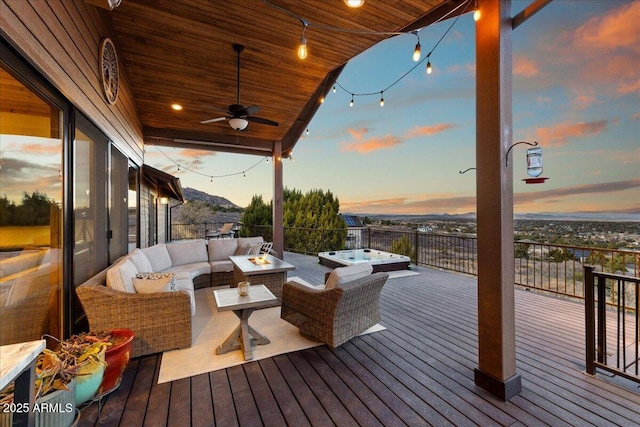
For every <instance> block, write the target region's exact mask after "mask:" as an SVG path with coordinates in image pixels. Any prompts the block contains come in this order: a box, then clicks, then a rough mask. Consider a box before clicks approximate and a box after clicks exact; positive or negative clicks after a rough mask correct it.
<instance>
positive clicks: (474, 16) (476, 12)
mask: <svg viewBox="0 0 640 427" xmlns="http://www.w3.org/2000/svg"><path fill="white" fill-rule="evenodd" d="M480 16H481V13H480V9H478V0H476V11H475V12H473V20H474V21H478V20H479V19H480Z"/></svg>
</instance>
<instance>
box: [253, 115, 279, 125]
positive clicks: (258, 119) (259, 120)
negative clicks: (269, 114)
mask: <svg viewBox="0 0 640 427" xmlns="http://www.w3.org/2000/svg"><path fill="white" fill-rule="evenodd" d="M246 119H247V120H248V121H250V122H256V123H262V124H263V125H269V126H278V125H279V123H278V122H274V121H273V120H269V119H263V118H262V117H254V116H247V117H246Z"/></svg>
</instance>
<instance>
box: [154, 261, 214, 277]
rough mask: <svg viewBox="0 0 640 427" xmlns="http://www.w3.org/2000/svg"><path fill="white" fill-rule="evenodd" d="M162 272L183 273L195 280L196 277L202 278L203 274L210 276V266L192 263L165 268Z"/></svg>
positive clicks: (205, 263)
mask: <svg viewBox="0 0 640 427" xmlns="http://www.w3.org/2000/svg"><path fill="white" fill-rule="evenodd" d="M164 271H165V272H168V273H179V272H183V271H184V272H186V273H189V276H188V277H189V278H191V279H195V278H196V277H198V276H202V275H203V274H210V273H211V265H210V264H209V263H208V262H194V263H191V264H184V265H178V266H175V267H171V268H167V269H166V270H164Z"/></svg>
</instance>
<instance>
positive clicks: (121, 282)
mask: <svg viewBox="0 0 640 427" xmlns="http://www.w3.org/2000/svg"><path fill="white" fill-rule="evenodd" d="M136 274H138V270H136V266H135V265H133V263H132V262H131V261H130V260H128V259H126V258H125V259H124V260H122V261H120V262H118V263H117V264H115V265H113V266H112V267H111V268H109V269H108V270H107V286H108V287H110V288H111V289H114V290H116V291H120V292H129V293H131V294H135V293H136V289H135V287H134V286H133V278H134V277H136Z"/></svg>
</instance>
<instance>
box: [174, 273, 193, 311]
mask: <svg viewBox="0 0 640 427" xmlns="http://www.w3.org/2000/svg"><path fill="white" fill-rule="evenodd" d="M176 291H186V292H187V293H188V294H189V298H190V299H191V315H192V316H194V315H195V314H196V296H195V293H194V290H193V281H192V280H191V279H176Z"/></svg>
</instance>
